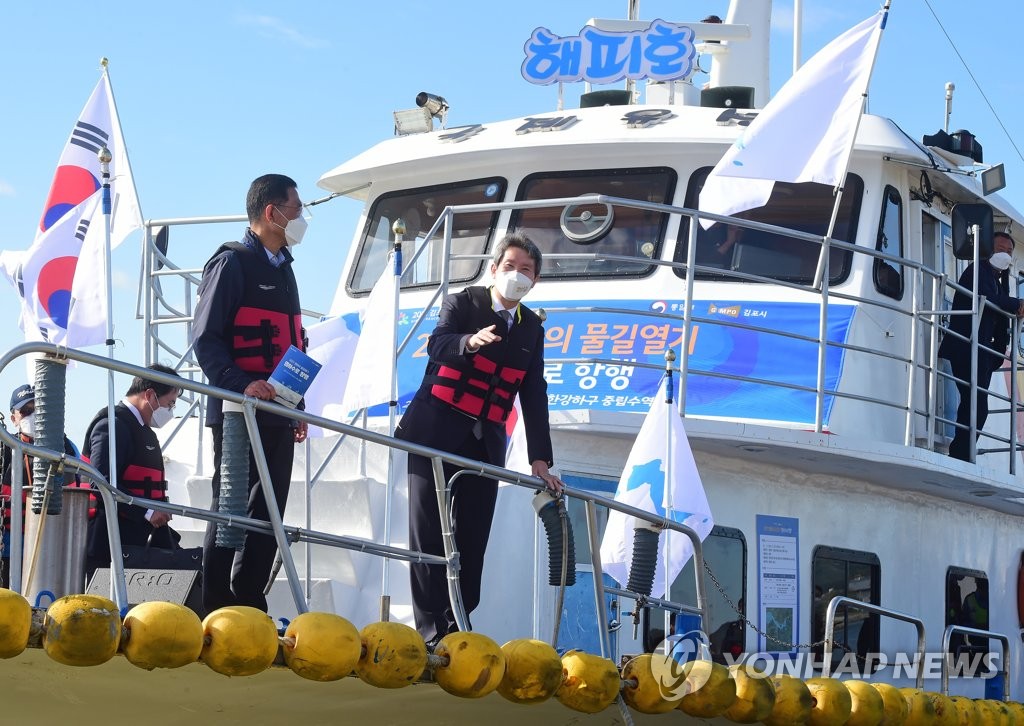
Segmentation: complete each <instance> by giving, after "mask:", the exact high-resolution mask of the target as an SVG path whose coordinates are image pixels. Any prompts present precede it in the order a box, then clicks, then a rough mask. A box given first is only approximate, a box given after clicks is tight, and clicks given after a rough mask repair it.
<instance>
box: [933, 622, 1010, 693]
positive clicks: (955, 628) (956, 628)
mask: <svg viewBox="0 0 1024 726" xmlns="http://www.w3.org/2000/svg"><path fill="white" fill-rule="evenodd" d="M954 633H960V634H962V635H980V636H982V637H984V638H992V639H993V640H998V641H999V643H1000V644H1001V645H1002V646H1003V651H1002V654H1001V657H1000V659H999V662H1000V663H1002V668H1001V673H1002V676H1003V700H1004V701H1009V700H1010V659H1009V658H1008V657H1007V656H1008V654H1009V652H1010V639H1009V638H1007V637H1006V636H1005V635H1003V634H1002V633H996V632H993V631H991V630H978V629H977V628H969V627H967V626H965V625H949V626H947V627H946V630H945V631H943V633H942V653H943V658H942V695H944V696H948V695H949V668H950V666H951V665H952V660H953V654H952V653H950V652H949V643H950V640H951V639H952V637H953V634H954Z"/></svg>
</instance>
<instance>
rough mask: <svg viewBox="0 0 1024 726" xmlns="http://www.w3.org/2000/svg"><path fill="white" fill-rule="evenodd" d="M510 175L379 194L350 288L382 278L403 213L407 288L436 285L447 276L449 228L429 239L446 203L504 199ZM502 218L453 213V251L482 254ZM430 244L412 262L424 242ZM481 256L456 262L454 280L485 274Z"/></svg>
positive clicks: (357, 288)
mask: <svg viewBox="0 0 1024 726" xmlns="http://www.w3.org/2000/svg"><path fill="white" fill-rule="evenodd" d="M505 187H506V182H505V180H504V179H499V178H492V179H481V180H477V181H470V182H462V183H459V184H447V185H443V186H434V187H419V188H417V189H406V190H403V191H399V192H388V193H387V194H382V195H381V196H379V197H377V199H376V200H374V202H373V207H372V209H371V210H370V213H369V215H368V216H367V221H366V226H365V228H364V229H363V239H362V241H361V243H360V246H359V256H358V258H357V260H356V264H355V265H354V267H353V272H352V276H351V278H350V280H349V283H348V288H349V291H350V292H352V293H355V294H358V293H365V292H369V290H370V288H372V287H373V283H375V282H376V281H377V278H378V277H380V273H381V272H382V271H383V270H384V265H385V263H386V261H387V257H388V252H389V251H390V250H391V246H392V243H393V242H394V234H393V233H392V231H391V225H392V224H394V222H395V220H397V219H399V218H401V219H402V221H404V222H405V228H406V231H405V237H404V240H403V244H402V257H403V260H404V264H405V273H404V274H403V275H402V287H403V288H410V287H421V286H427V285H436V284H438V283H439V282H440V281H441V272H442V270H443V269H444V264H445V258H444V229H443V227H442V228H441V229H439V230H438V232H437V233H436V234H435V235H434V236H433V237H432V238H431V239H430V241H429V242H427V243H424V238H425V237H426V235H427V232H429V231H430V229H431V227H432V226H433V225H434V223H435V222H436V221H437V218H438V217H439V216H440V215H441V213H442V212H443V211H444V209H445V207H449V206H455V205H462V204H486V203H493V202H500V201H502V200H503V199H504V197H505ZM497 221H498V213H497V212H463V213H460V214H456V215H454V216H453V218H452V254H453V255H479V254H483V253H484V252H485V251H486V250H487V245H488V243H489V241H490V238H491V235H492V233H493V230H494V226H495V224H496V223H497ZM424 244H427V245H428V246H427V249H425V250H423V251H422V252H421V253H420V256H419V257H418V258H417V259H416V261H415V262H412V263H410V261H411V260H412V258H413V255H414V254H416V252H417V251H419V249H420V247H421V246H423V245H424ZM481 266H482V262H481V261H480V260H457V261H455V262H452V263H451V272H450V277H449V280H450V281H451V282H469V281H471V280H474V279H476V278H477V277H478V276H479V275H480V269H481Z"/></svg>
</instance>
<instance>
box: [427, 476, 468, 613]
mask: <svg viewBox="0 0 1024 726" xmlns="http://www.w3.org/2000/svg"><path fill="white" fill-rule="evenodd" d="M430 466H431V469H433V472H434V492H435V493H436V494H437V509H438V515H439V517H440V522H441V542H442V544H443V545H444V559H445V568H446V569H447V571H448V600H449V601H450V603H451V606H452V615H454V616H455V624H456V625H457V626H458V628H459V630H461V631H467V630H469V616H468V615H467V613H466V606H465V604H464V603H463V602H462V588H461V587H460V586H459V570H460V569H461V567H462V565H461V563H460V562H459V551H458V550H457V549H455V532H454V531H453V530H452V517H451V489H450V488H449V487H450V484H453V483H454V481H453V482H451V483H449V482H446V481H445V478H444V462H443V461H441V459H440V457H437V456H434V457H431V459H430ZM467 471H468V470H466V469H463V470H462V471H459V472H456V474H455V477H458V476H459V475H461V474H464V473H467ZM455 477H452V479H453V480H454V479H455Z"/></svg>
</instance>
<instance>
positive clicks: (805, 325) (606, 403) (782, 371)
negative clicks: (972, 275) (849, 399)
mask: <svg viewBox="0 0 1024 726" xmlns="http://www.w3.org/2000/svg"><path fill="white" fill-rule="evenodd" d="M530 307H531V308H532V309H534V310H537V309H539V308H545V309H546V310H547V312H548V317H547V321H546V322H545V324H544V328H545V345H544V347H545V350H544V357H545V374H544V375H545V378H546V379H547V382H548V403H549V406H550V408H551V410H568V409H581V408H585V409H591V410H594V409H596V410H605V411H635V412H637V413H646V411H647V410H648V408H649V407H650V404H651V400H652V397H653V396H655V395H657V389H658V381H659V380H660V379H661V376H662V372H663V370H664V365H665V352H666V351H667V350H668V349H669V348H671V349H673V350H675V351H676V353H677V354H678V353H680V351H681V345H682V343H683V339H684V333H683V319H682V316H683V309H684V303H683V302H682V301H671V300H655V301H646V302H645V301H640V300H614V301H611V300H609V301H601V300H576V301H558V302H542V301H531V304H530ZM593 307H603V308H616V309H618V310H622V312H614V313H609V312H605V311H602V312H590V311H587V310H586V308H593ZM853 310H854V308H853V306H850V305H830V306H829V308H828V340H829V342H830V343H845V342H846V340H847V335H848V334H849V330H850V323H851V321H852V318H853ZM437 313H438V311H437V308H434V309H432V310H429V311H427V313H426V315H427V319H426V320H424V321H423V323H422V324H421V325H420V328H419V329H418V330H417V332H416V337H415V339H414V340H412V341H410V343H409V344H408V345H407V346H406V348H405V350H404V351H403V353H402V356H401V358H400V360H399V369H398V380H399V409H400V410H402V411H404V410H405V407H406V406H408V404H409V402H410V401H411V400H412V396H413V394H414V393H415V391H416V388H417V387H418V386H419V383H420V380H421V379H422V377H423V371H424V368H425V367H426V362H427V338H428V337H429V335H430V332H431V330H433V328H434V325H435V323H436V320H437ZM421 314H422V313H421V311H419V310H416V311H413V310H402V311H401V312H400V314H399V328H398V330H399V340H403V339H404V338H405V336H406V335H407V333H408V331H409V330H410V329H411V326H412V324H413V323H414V322H415V320H416V319H417V318H418V317H419V316H420V315H421ZM819 315H820V308H819V306H818V305H817V304H811V303H795V302H738V301H728V300H714V301H711V300H702V301H694V303H693V313H692V316H693V324H692V330H691V332H690V335H689V336H688V337H687V343H686V345H687V347H688V349H689V355H690V358H689V376H688V377H687V390H686V413H687V415H696V416H716V417H718V416H721V417H727V418H741V419H748V420H765V421H774V422H786V423H795V424H808V425H809V424H813V422H814V410H815V393H814V389H815V384H816V380H817V364H818V346H817V343H816V342H814V340H816V339H817V337H818V327H819ZM672 316H676V317H672ZM808 339H809V340H808ZM579 358H594V359H601V361H602V362H592V363H591V362H581V363H572V362H566V361H568V360H570V359H579ZM843 361H844V350H843V349H842V348H840V347H838V346H836V345H831V346H829V347H828V349H827V354H826V359H825V366H826V369H825V373H826V374H825V389H826V390H835V389H836V388H837V387H838V385H839V379H840V377H841V375H842V368H843ZM635 363H648V364H653V365H655V366H658V369H649V368H641V367H638V366H636V365H633V364H635ZM676 365H677V366H678V361H677V363H676ZM796 387H800V388H805V389H809V390H800V389H799V388H796ZM833 398H834V397H832V396H826V400H825V408H824V422H825V423H826V424H827V423H828V418H829V414H830V412H831V409H832V405H833ZM371 414H372V415H387V409H386V407H385V406H378V407H376V408H375V409H373V410H372V411H371Z"/></svg>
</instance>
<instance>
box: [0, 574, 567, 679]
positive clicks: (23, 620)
mask: <svg viewBox="0 0 1024 726" xmlns="http://www.w3.org/2000/svg"><path fill="white" fill-rule="evenodd" d="M31 629H32V606H31V605H29V604H28V600H26V599H25V598H23V597H22V596H21V595H20V594H18V593H16V592H14V591H13V590H7V589H5V588H2V587H0V658H13V657H14V656H16V655H21V652H22V651H23V650H25V648H27V647H28V635H29V631H31ZM559 667H561V666H559Z"/></svg>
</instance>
